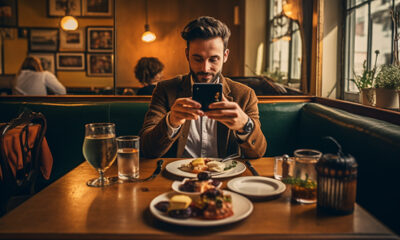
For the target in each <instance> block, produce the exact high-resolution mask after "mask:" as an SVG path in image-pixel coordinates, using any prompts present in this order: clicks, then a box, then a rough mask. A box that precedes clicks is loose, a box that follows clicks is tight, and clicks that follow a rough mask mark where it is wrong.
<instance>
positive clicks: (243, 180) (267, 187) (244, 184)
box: [227, 176, 286, 198]
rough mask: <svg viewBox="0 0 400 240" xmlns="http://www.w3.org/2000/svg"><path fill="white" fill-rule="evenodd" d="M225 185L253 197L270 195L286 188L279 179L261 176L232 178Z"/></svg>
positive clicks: (280, 192) (281, 191) (277, 193)
mask: <svg viewBox="0 0 400 240" xmlns="http://www.w3.org/2000/svg"><path fill="white" fill-rule="evenodd" d="M227 186H228V188H229V189H230V190H232V191H234V192H237V193H240V194H243V195H246V196H248V197H253V198H264V197H272V196H276V195H279V194H282V193H283V192H284V191H285V190H286V185H285V184H284V183H282V182H281V181H278V180H276V179H273V178H268V177H261V176H246V177H238V178H234V179H232V180H230V181H229V182H228V184H227Z"/></svg>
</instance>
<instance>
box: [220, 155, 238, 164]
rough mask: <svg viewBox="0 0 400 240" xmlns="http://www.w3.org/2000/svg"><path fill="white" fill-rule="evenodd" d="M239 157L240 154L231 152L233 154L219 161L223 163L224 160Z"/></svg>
mask: <svg viewBox="0 0 400 240" xmlns="http://www.w3.org/2000/svg"><path fill="white" fill-rule="evenodd" d="M238 157H240V156H239V154H237V153H234V154H231V155H229V156H227V157H225V158H223V159H221V160H219V162H222V163H223V162H226V161H229V160H232V159H235V158H238Z"/></svg>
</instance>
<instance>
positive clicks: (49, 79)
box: [14, 56, 67, 96]
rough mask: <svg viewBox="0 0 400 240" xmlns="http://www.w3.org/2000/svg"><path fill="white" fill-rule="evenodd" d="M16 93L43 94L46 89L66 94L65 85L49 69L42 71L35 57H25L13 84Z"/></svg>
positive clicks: (53, 92) (45, 93)
mask: <svg viewBox="0 0 400 240" xmlns="http://www.w3.org/2000/svg"><path fill="white" fill-rule="evenodd" d="M14 90H15V91H16V94H18V95H35V96H45V95H47V94H48V92H47V91H48V90H49V92H50V93H52V94H66V93H67V91H66V90H65V87H64V86H63V85H62V84H61V83H60V82H59V81H58V80H57V77H56V76H54V74H52V73H51V72H49V71H44V70H43V68H42V65H41V64H40V60H39V59H38V58H37V57H31V56H29V57H26V58H25V60H24V62H23V63H22V66H21V68H20V69H19V71H18V74H17V81H16V85H15V89H14Z"/></svg>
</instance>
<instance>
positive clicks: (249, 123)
mask: <svg viewBox="0 0 400 240" xmlns="http://www.w3.org/2000/svg"><path fill="white" fill-rule="evenodd" d="M253 128H254V122H253V120H251V118H250V117H249V119H248V120H247V123H246V124H245V125H244V127H243V128H242V131H243V132H239V131H238V132H237V134H239V135H246V134H249V133H251V132H252V131H253Z"/></svg>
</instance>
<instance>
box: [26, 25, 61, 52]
mask: <svg viewBox="0 0 400 240" xmlns="http://www.w3.org/2000/svg"><path fill="white" fill-rule="evenodd" d="M57 50H58V29H57V28H54V29H50V28H49V29H46V28H37V29H35V28H33V29H31V30H30V34H29V51H47V52H56V51H57Z"/></svg>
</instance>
